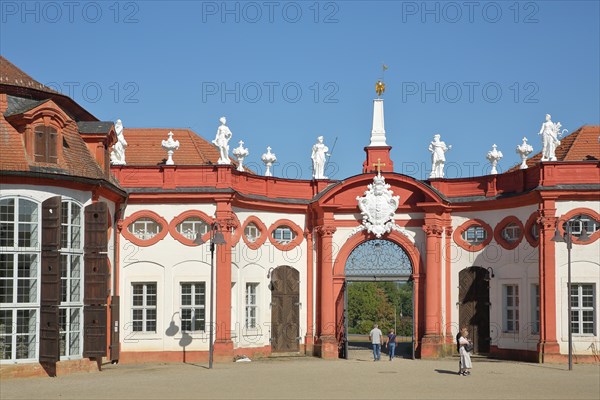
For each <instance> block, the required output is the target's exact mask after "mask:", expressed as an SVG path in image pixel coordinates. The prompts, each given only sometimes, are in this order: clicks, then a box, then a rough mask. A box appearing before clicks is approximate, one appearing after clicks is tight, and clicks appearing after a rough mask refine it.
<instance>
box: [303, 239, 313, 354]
mask: <svg viewBox="0 0 600 400" xmlns="http://www.w3.org/2000/svg"><path fill="white" fill-rule="evenodd" d="M304 237H305V239H306V336H305V338H304V345H305V349H304V352H305V354H312V353H313V347H314V331H313V235H312V233H311V231H310V230H308V229H307V230H305V231H304Z"/></svg>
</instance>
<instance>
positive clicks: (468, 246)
mask: <svg viewBox="0 0 600 400" xmlns="http://www.w3.org/2000/svg"><path fill="white" fill-rule="evenodd" d="M476 225H480V226H481V227H482V228H483V229H485V231H486V238H485V240H484V241H483V242H481V243H479V244H476V245H472V244H471V243H469V242H467V241H466V240H464V239H463V238H462V234H463V232H464V231H466V230H467V229H469V228H470V227H472V226H476ZM452 236H453V239H454V242H455V243H456V244H457V245H458V246H459V247H461V248H463V249H465V250H467V251H471V252H475V251H479V250H482V249H483V248H484V247H485V246H487V245H488V244H490V242H491V241H492V238H493V237H494V232H493V231H492V228H491V227H490V226H489V225H488V224H486V223H485V222H483V221H482V220H480V219H470V220H468V221H466V222H464V223H463V224H462V225H460V226H459V227H458V228H456V230H455V231H454V234H453V235H452Z"/></svg>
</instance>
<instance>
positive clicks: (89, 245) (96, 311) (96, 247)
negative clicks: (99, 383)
mask: <svg viewBox="0 0 600 400" xmlns="http://www.w3.org/2000/svg"><path fill="white" fill-rule="evenodd" d="M84 213H85V242H84V246H83V260H84V271H85V272H84V282H85V283H84V292H83V303H84V304H85V305H84V307H83V319H84V331H83V356H84V357H94V358H101V357H103V356H105V355H106V316H107V307H106V303H107V299H108V294H109V293H108V288H109V285H108V283H109V282H108V279H109V277H108V259H107V250H108V206H107V205H106V203H100V202H99V203H93V204H90V205H89V206H87V207H85V211H84Z"/></svg>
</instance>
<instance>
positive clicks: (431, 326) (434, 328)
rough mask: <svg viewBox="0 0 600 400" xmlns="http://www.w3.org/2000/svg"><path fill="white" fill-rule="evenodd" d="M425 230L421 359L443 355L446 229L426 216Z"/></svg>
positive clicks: (439, 222) (437, 220)
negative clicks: (443, 249) (443, 272)
mask: <svg viewBox="0 0 600 400" xmlns="http://www.w3.org/2000/svg"><path fill="white" fill-rule="evenodd" d="M423 230H424V231H425V233H426V235H427V240H426V247H427V248H426V254H427V256H426V261H425V335H424V336H423V345H422V347H421V357H423V358H436V357H440V356H441V355H442V354H443V342H444V338H443V329H442V318H441V309H442V303H441V287H442V286H441V281H442V274H441V271H442V233H443V232H444V228H443V226H442V225H441V221H440V220H439V219H438V218H437V217H436V216H431V215H427V214H426V216H425V225H423Z"/></svg>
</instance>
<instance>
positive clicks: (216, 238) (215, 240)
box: [194, 221, 226, 369]
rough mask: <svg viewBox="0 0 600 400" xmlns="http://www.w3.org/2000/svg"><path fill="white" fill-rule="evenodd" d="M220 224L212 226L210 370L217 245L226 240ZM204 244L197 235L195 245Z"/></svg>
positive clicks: (209, 364)
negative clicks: (220, 229)
mask: <svg viewBox="0 0 600 400" xmlns="http://www.w3.org/2000/svg"><path fill="white" fill-rule="evenodd" d="M220 227H221V225H219V223H218V222H216V221H215V222H213V223H211V224H210V311H209V315H210V317H209V333H208V368H209V369H212V365H213V352H214V344H213V322H214V320H213V309H214V307H213V304H214V303H213V301H214V297H215V295H214V286H215V285H214V282H215V273H214V270H215V269H214V260H215V245H217V244H225V243H226V242H225V238H224V237H223V234H222V233H221V232H220V231H219V228H220ZM203 243H204V240H203V239H202V234H201V233H200V232H198V233H196V239H194V244H196V245H201V244H203Z"/></svg>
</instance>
